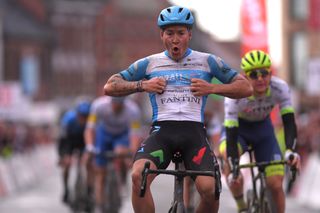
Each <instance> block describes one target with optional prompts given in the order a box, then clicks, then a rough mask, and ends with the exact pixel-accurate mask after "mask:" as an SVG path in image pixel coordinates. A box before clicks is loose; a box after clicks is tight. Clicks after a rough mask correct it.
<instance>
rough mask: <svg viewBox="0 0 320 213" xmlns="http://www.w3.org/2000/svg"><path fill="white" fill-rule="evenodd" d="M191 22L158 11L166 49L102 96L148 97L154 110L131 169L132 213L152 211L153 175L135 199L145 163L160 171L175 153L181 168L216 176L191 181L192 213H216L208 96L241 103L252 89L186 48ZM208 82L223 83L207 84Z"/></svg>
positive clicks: (180, 13) (182, 11) (179, 10)
mask: <svg viewBox="0 0 320 213" xmlns="http://www.w3.org/2000/svg"><path fill="white" fill-rule="evenodd" d="M193 23H194V18H193V15H192V13H191V12H190V11H189V10H188V9H187V8H184V7H179V6H172V7H168V8H166V9H164V10H162V11H161V13H160V14H159V17H158V26H159V28H160V37H161V40H162V42H163V45H164V47H165V48H166V50H165V51H164V52H162V53H158V54H154V55H150V56H148V57H146V58H143V59H140V60H138V61H136V62H135V63H133V64H132V65H131V66H129V68H128V69H126V70H124V71H122V72H120V73H118V74H115V75H113V76H111V77H110V79H109V80H108V81H107V83H106V84H105V86H104V92H105V94H106V95H110V96H125V95H129V94H132V93H135V92H143V91H145V92H148V93H149V98H150V102H151V105H152V108H153V117H152V121H153V124H152V127H151V130H150V135H149V137H148V138H147V139H146V140H145V141H144V142H143V143H142V145H141V147H140V148H139V150H138V151H137V152H136V155H135V159H134V164H133V168H132V170H133V171H132V181H133V188H132V203H133V208H134V211H135V212H154V211H155V209H154V203H153V198H152V194H151V191H150V184H151V182H152V181H153V180H154V178H155V175H150V176H148V181H147V186H146V193H145V196H144V197H139V193H140V184H141V179H142V175H141V172H142V170H143V168H144V164H145V162H147V161H149V162H150V163H151V165H150V168H151V169H157V168H158V169H165V168H167V167H168V165H169V163H170V161H171V159H172V155H173V153H174V152H176V151H180V152H181V154H182V157H183V161H184V164H185V168H186V169H189V170H196V171H203V170H205V171H207V170H210V171H213V172H215V174H216V176H215V177H208V176H198V177H196V178H195V184H196V186H197V189H198V190H199V193H200V194H201V201H200V204H199V206H198V208H197V212H217V211H218V208H219V200H218V199H217V198H218V196H219V192H220V189H219V188H217V187H215V186H216V183H219V182H220V177H219V175H218V173H219V171H216V170H215V166H216V164H215V162H216V159H215V156H214V153H213V151H212V149H211V145H210V144H209V142H208V140H207V137H206V130H205V128H204V124H203V121H204V108H205V103H206V100H207V96H208V94H211V93H214V94H220V95H225V96H228V97H232V98H242V97H246V96H249V95H251V92H252V88H251V86H250V84H249V82H248V81H247V80H246V79H245V78H244V77H243V76H241V75H238V73H237V71H235V70H233V69H231V68H229V67H228V65H227V64H226V63H225V62H224V61H223V60H222V59H221V58H219V57H217V56H215V55H212V54H208V53H202V52H198V51H194V50H192V49H190V48H188V46H189V42H190V40H191V37H192V30H191V28H192V25H193ZM213 77H216V78H218V79H219V80H220V81H221V82H223V83H224V84H219V85H218V84H211V83H210V82H211V79H212V78H213ZM216 181H217V182H216ZM215 189H217V190H215Z"/></svg>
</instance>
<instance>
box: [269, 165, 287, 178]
mask: <svg viewBox="0 0 320 213" xmlns="http://www.w3.org/2000/svg"><path fill="white" fill-rule="evenodd" d="M265 173H266V177H270V176H275V175H281V176H284V165H282V164H278V165H271V166H267V167H266V168H265Z"/></svg>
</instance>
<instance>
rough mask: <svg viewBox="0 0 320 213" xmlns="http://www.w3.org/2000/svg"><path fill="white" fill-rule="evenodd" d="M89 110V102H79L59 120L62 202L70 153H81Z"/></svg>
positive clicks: (66, 185)
mask: <svg viewBox="0 0 320 213" xmlns="http://www.w3.org/2000/svg"><path fill="white" fill-rule="evenodd" d="M89 112H90V103H89V102H86V101H84V102H81V103H79V104H78V106H77V107H76V108H75V109H72V110H69V111H67V112H66V113H65V114H64V115H63V117H62V119H61V122H60V125H61V135H60V137H59V141H58V152H59V156H60V159H59V165H60V166H61V167H62V169H63V172H62V176H63V187H64V193H63V198H62V200H63V202H68V196H69V190H68V179H69V171H70V166H71V162H72V161H71V160H72V155H73V153H75V152H76V151H78V152H79V153H80V155H81V154H82V152H83V150H84V147H85V143H84V136H83V134H84V129H85V124H86V121H87V117H88V115H89ZM79 159H80V158H79Z"/></svg>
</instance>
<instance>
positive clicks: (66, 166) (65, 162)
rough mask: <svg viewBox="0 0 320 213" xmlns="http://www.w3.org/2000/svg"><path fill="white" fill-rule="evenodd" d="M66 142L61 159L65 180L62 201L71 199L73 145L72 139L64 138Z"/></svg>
mask: <svg viewBox="0 0 320 213" xmlns="http://www.w3.org/2000/svg"><path fill="white" fill-rule="evenodd" d="M63 142H64V144H63V145H62V146H61V160H60V166H61V168H62V182H63V195H62V201H63V202H68V199H69V188H68V182H69V173H70V167H71V159H72V158H71V157H72V147H71V144H70V141H68V140H64V141H63Z"/></svg>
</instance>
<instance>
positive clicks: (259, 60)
mask: <svg viewBox="0 0 320 213" xmlns="http://www.w3.org/2000/svg"><path fill="white" fill-rule="evenodd" d="M258 61H260V51H258Z"/></svg>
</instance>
